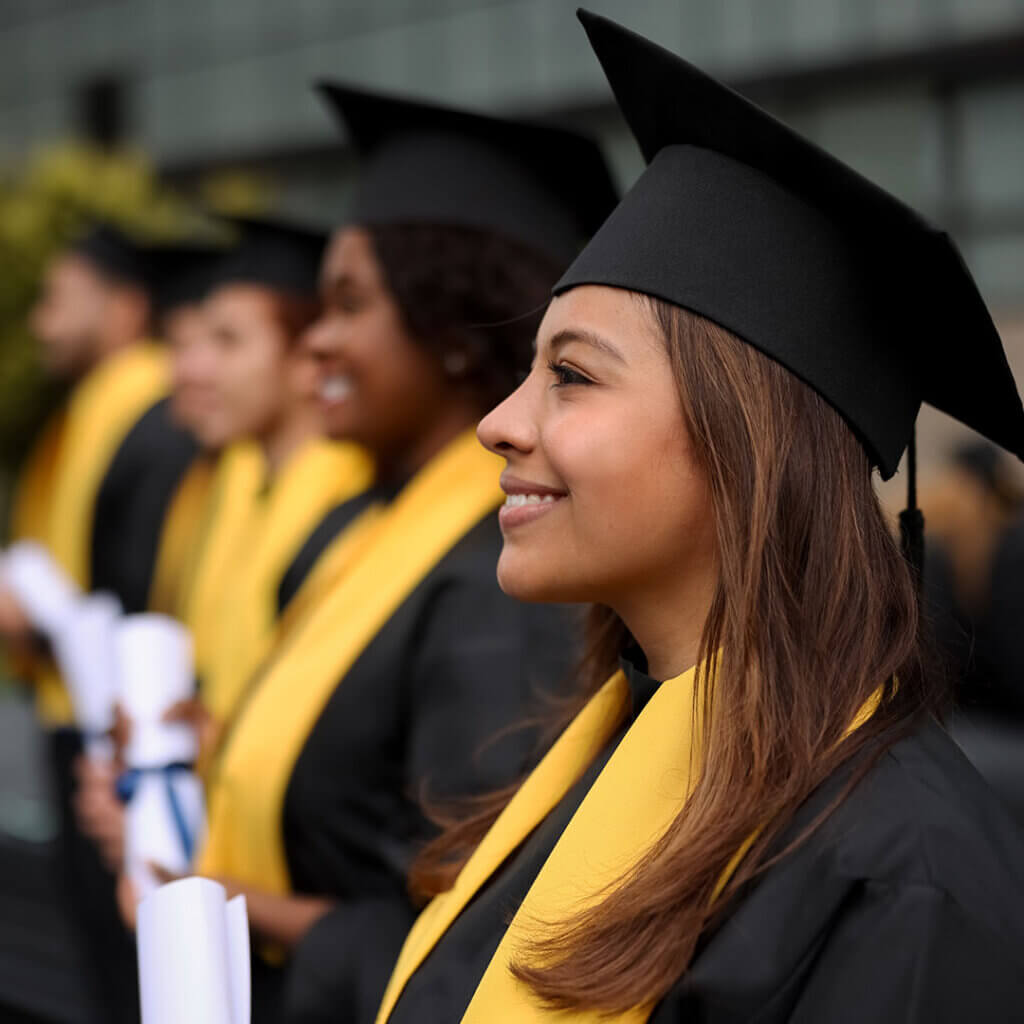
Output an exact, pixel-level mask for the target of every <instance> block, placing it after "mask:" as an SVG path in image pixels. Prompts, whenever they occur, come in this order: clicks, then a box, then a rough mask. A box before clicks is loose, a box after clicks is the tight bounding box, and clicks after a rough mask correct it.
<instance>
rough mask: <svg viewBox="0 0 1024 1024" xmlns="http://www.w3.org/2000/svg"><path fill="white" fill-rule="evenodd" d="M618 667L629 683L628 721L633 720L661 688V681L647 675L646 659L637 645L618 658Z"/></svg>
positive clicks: (633, 645) (630, 647)
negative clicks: (629, 705) (630, 701)
mask: <svg viewBox="0 0 1024 1024" xmlns="http://www.w3.org/2000/svg"><path fill="white" fill-rule="evenodd" d="M619 666H620V668H621V669H622V671H623V674H624V675H625V677H626V682H627V683H629V694H630V699H631V700H632V706H631V709H630V720H631V721H632V720H635V719H636V717H637V716H638V715H639V714H640V712H641V711H643V709H644V708H645V707H646V706H647V702H648V701H649V700H650V699H651V698H652V697H653V696H654V694H655V691H656V690H657V689H658V687H659V686H661V680H658V679H652V678H651V677H650V676H649V675H648V674H647V658H646V656H645V655H644V652H643V651H642V650H641V649H640V647H639V645H637V644H632V645H630V646H629V647H628V648H626V650H625V651H623V653H622V654H621V655H620V656H619Z"/></svg>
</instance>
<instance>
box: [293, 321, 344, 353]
mask: <svg viewBox="0 0 1024 1024" xmlns="http://www.w3.org/2000/svg"><path fill="white" fill-rule="evenodd" d="M302 347H303V348H304V349H305V351H306V352H307V353H308V354H309V355H310V356H312V357H313V358H314V359H315V360H316V361H317V362H323V361H324V360H325V359H329V358H330V357H331V356H332V355H334V354H335V353H336V352H338V350H339V349H340V348H341V344H340V341H339V338H338V332H337V330H336V329H335V325H334V323H333V322H332V320H331V317H330V316H328V315H322V316H320V318H319V319H317V320H315V321H314V322H313V323H311V324H310V325H309V327H307V328H306V330H305V331H304V332H303V335H302Z"/></svg>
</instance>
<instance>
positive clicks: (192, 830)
mask: <svg viewBox="0 0 1024 1024" xmlns="http://www.w3.org/2000/svg"><path fill="white" fill-rule="evenodd" d="M168 786H170V787H171V788H172V789H173V792H174V799H175V801H176V803H177V807H178V812H179V813H180V815H181V825H183V826H184V828H185V831H186V832H187V834H188V837H189V840H190V843H191V847H192V849H193V851H194V850H197V849H198V848H199V847H200V846H201V845H202V833H203V826H204V823H205V818H206V806H205V800H204V796H203V784H202V783H201V782H200V781H199V778H198V777H197V776H196V775H195V774H194V773H193V772H175V773H174V774H173V775H171V776H170V777H165V776H164V775H162V774H161V773H159V772H145V773H144V774H143V775H141V776H140V777H139V779H138V782H137V784H136V788H135V793H134V794H133V796H132V798H131V800H130V801H129V802H128V804H127V806H126V807H125V834H124V856H125V865H126V869H127V874H128V877H129V878H130V879H131V881H132V884H133V886H134V887H135V894H136V897H137V898H138V899H140V900H141V899H145V898H146V897H147V896H149V894H150V893H152V892H153V891H154V890H155V889H157V888H158V887H159V885H160V883H159V881H158V880H157V878H156V876H155V875H154V874H153V871H152V869H151V868H150V865H151V864H158V865H159V866H160V867H162V868H166V869H167V870H168V871H171V872H173V873H174V874H178V875H180V874H185V873H186V872H188V871H190V870H191V869H192V864H191V859H190V857H189V855H188V850H187V848H186V845H185V843H184V842H183V841H182V836H181V832H180V826H179V823H178V821H177V820H176V818H175V814H174V810H173V808H172V806H171V803H170V797H169V795H168Z"/></svg>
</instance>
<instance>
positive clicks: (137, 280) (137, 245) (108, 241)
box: [67, 221, 150, 291]
mask: <svg viewBox="0 0 1024 1024" xmlns="http://www.w3.org/2000/svg"><path fill="white" fill-rule="evenodd" d="M67 251H69V252H71V253H74V254H75V255H76V256H79V257H81V258H82V259H84V260H85V261H86V262H87V263H89V265H90V266H92V267H94V268H95V269H96V270H97V271H98V272H99V273H101V274H102V275H103V276H104V277H106V278H109V279H110V280H113V281H118V282H120V283H122V284H128V285H133V286H136V287H139V288H143V289H146V290H147V291H148V289H149V284H150V269H149V263H148V261H147V258H146V249H145V246H144V244H143V243H142V242H140V241H139V240H137V239H134V238H132V237H131V236H130V235H128V234H127V233H126V232H125V231H123V230H121V229H120V228H118V227H115V226H114V225H113V224H110V223H108V222H106V221H95V222H93V223H92V224H91V225H90V226H89V227H88V228H87V229H86V230H85V231H84V232H83V233H82V234H81V235H79V236H78V237H77V238H75V239H74V240H73V241H72V242H71V244H70V245H69V246H68V250H67Z"/></svg>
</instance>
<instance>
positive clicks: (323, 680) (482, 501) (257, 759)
mask: <svg viewBox="0 0 1024 1024" xmlns="http://www.w3.org/2000/svg"><path fill="white" fill-rule="evenodd" d="M501 466H502V460H501V459H499V458H498V457H496V456H494V455H491V454H489V453H488V452H486V451H484V449H483V448H481V447H480V445H479V443H478V442H477V440H476V437H475V436H474V433H473V432H472V431H467V432H465V433H464V434H463V435H461V436H460V437H458V438H457V439H456V440H454V441H453V442H451V444H449V445H448V446H447V447H446V448H445V449H444V450H443V451H441V452H440V453H439V454H438V455H437V456H435V457H434V458H433V459H432V460H431V461H430V462H429V463H428V464H427V465H426V466H425V467H424V468H423V469H422V470H421V471H420V472H419V473H418V474H417V475H416V476H415V477H414V478H413V479H412V480H411V481H410V482H409V483H408V484H407V485H406V487H405V488H404V489H403V490H402V492H401V493H400V494H399V496H398V497H397V498H396V499H395V500H394V502H392V504H391V505H390V506H388V508H387V509H386V510H385V511H384V512H383V513H381V512H380V511H379V510H371V515H372V516H373V517H374V518H375V520H376V527H375V529H373V530H369V531H366V530H359V525H358V524H359V519H357V520H356V522H355V523H353V524H352V525H351V526H350V527H349V530H347V531H345V532H346V534H348V533H349V532H350V531H351V530H353V528H355V529H356V530H358V531H359V532H358V535H359V536H361V537H362V541H363V543H362V550H360V551H357V552H351V551H350V552H349V558H348V561H347V566H346V569H345V572H344V573H343V574H342V576H341V578H340V579H338V581H337V583H336V585H335V586H334V588H333V589H331V590H330V592H329V593H328V594H327V595H326V597H325V599H324V600H323V601H322V602H321V603H320V604H318V605H316V606H315V607H313V608H312V609H311V610H310V612H309V614H308V616H307V617H306V618H305V619H304V620H303V621H302V622H301V623H298V624H297V625H296V626H295V628H294V629H293V630H292V632H291V634H290V636H289V639H288V643H287V644H286V645H285V646H284V647H283V648H282V649H281V650H280V651H279V652H277V654H276V656H275V657H274V659H273V660H272V661H271V662H270V663H269V664H268V665H267V666H266V667H265V668H264V670H263V671H262V672H261V674H260V675H259V676H258V677H257V678H255V679H254V680H253V681H252V683H251V688H250V690H249V692H248V693H247V694H246V695H245V696H244V697H243V698H242V701H241V702H240V705H239V708H238V710H237V716H236V719H235V721H234V722H233V723H232V725H231V727H230V730H229V732H228V734H227V735H226V737H225V739H224V742H223V745H222V749H221V751H220V756H219V758H218V760H217V762H216V764H215V767H214V771H213V774H212V778H211V783H210V787H209V790H210V792H209V829H208V834H207V839H206V842H205V845H204V848H203V850H202V851H201V853H200V856H199V859H198V870H199V872H200V873H201V874H205V875H211V876H214V877H217V876H222V877H228V878H232V879H235V880H237V881H240V882H242V883H243V884H248V885H252V886H256V887H258V888H260V889H263V890H264V891H269V892H273V893H287V892H289V891H290V890H291V881H290V878H289V875H288V866H287V861H286V858H285V851H284V844H283V840H282V830H281V813H282V808H283V804H284V796H285V791H286V789H287V786H288V781H289V779H290V778H291V775H292V770H293V768H294V765H295V762H296V759H297V758H298V756H299V754H300V753H301V751H302V748H303V746H304V745H305V743H306V739H307V737H308V736H309V733H310V730H311V729H312V728H313V726H314V725H315V723H316V720H317V718H318V717H319V716H320V713H321V711H322V710H323V708H324V705H325V704H326V703H327V700H328V699H329V697H330V695H331V694H332V693H333V692H334V690H335V688H336V687H337V686H338V685H339V682H340V681H341V680H342V679H343V678H344V676H345V674H346V673H347V672H348V670H349V669H350V668H351V666H352V664H353V663H354V662H355V661H356V659H357V658H358V657H359V655H360V654H362V652H363V651H364V650H365V649H366V646H367V645H368V644H369V643H370V641H371V640H372V639H373V638H374V637H375V636H376V635H377V633H378V632H380V630H381V629H382V628H383V627H384V626H385V625H386V624H387V622H388V620H389V619H390V618H391V617H392V616H393V615H394V613H395V612H396V611H397V610H398V608H399V607H400V606H401V605H402V603H403V602H404V601H405V600H406V599H407V598H408V596H409V595H410V594H411V593H412V591H413V590H414V589H415V588H416V586H417V584H419V582H420V581H421V580H422V579H423V578H424V577H425V576H426V575H427V574H428V573H429V572H430V571H431V570H432V569H433V568H434V567H435V566H436V565H437V563H438V562H439V561H440V560H441V559H442V558H443V557H444V555H445V554H446V553H447V552H448V551H450V550H451V548H452V547H453V546H454V545H455V544H456V543H457V542H458V541H459V539H460V538H461V537H463V536H464V535H465V534H466V533H467V532H468V531H469V530H470V529H471V528H472V527H473V526H475V525H476V524H477V523H478V522H479V521H480V520H482V519H483V518H484V517H485V516H486V515H488V514H489V513H490V512H492V511H493V510H494V509H495V508H496V507H497V506H498V505H499V504H500V503H501V500H502V497H503V496H502V493H501V490H500V489H499V487H498V476H499V473H500V470H501ZM360 518H362V517H360ZM342 685H344V684H343V683H342ZM268 752H272V755H273V756H268Z"/></svg>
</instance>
